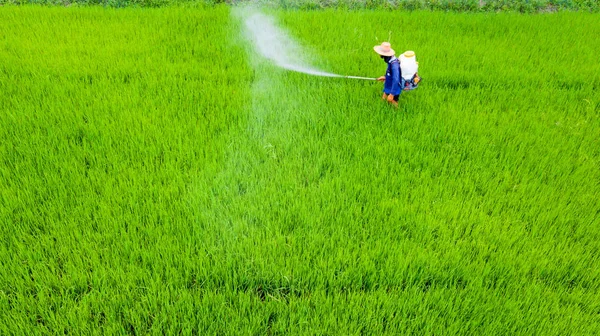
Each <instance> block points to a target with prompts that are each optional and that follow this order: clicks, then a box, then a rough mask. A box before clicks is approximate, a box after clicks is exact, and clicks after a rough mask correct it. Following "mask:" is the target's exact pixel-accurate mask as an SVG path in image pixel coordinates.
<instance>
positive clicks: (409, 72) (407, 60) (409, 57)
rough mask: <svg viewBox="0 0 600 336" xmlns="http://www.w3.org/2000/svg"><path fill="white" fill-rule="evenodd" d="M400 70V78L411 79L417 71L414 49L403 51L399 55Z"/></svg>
mask: <svg viewBox="0 0 600 336" xmlns="http://www.w3.org/2000/svg"><path fill="white" fill-rule="evenodd" d="M399 60H400V70H401V71H402V78H404V79H406V80H411V79H412V78H413V76H414V75H415V74H416V73H417V71H419V63H418V62H417V57H416V56H415V52H414V51H411V50H409V51H405V52H404V53H403V54H402V55H400V57H399Z"/></svg>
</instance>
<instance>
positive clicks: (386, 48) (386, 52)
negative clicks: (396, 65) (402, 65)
mask: <svg viewBox="0 0 600 336" xmlns="http://www.w3.org/2000/svg"><path fill="white" fill-rule="evenodd" d="M373 50H375V52H376V53H378V54H379V55H381V56H394V54H396V52H395V51H394V49H392V46H391V45H390V42H383V43H382V44H381V45H378V46H374V47H373Z"/></svg>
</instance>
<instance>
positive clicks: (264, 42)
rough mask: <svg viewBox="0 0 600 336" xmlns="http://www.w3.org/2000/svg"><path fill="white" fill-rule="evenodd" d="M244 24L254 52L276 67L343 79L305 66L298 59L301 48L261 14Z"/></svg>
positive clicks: (248, 18)
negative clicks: (254, 49)
mask: <svg viewBox="0 0 600 336" xmlns="http://www.w3.org/2000/svg"><path fill="white" fill-rule="evenodd" d="M244 24H245V27H246V32H247V34H248V37H249V38H250V39H251V40H252V42H253V43H254V46H255V48H256V51H257V52H258V53H259V54H260V55H262V56H263V57H265V58H267V59H269V60H271V61H273V63H275V64H276V65H278V66H280V67H282V68H284V69H287V70H291V71H297V72H302V73H306V74H309V75H316V76H324V77H344V76H341V75H336V74H333V73H329V72H324V71H320V70H318V69H315V68H313V67H310V66H308V65H306V64H305V63H304V61H303V60H302V59H301V58H300V57H299V55H302V50H301V48H300V47H299V46H298V45H297V44H296V43H295V42H294V41H293V40H292V39H291V38H290V37H289V36H288V35H287V34H286V33H285V32H283V31H282V30H281V29H279V28H278V27H277V26H276V25H275V23H274V22H273V19H272V18H270V17H268V16H266V15H264V14H261V13H253V14H250V16H248V17H247V18H246V19H245V22H244Z"/></svg>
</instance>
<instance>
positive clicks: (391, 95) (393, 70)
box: [373, 42, 402, 107]
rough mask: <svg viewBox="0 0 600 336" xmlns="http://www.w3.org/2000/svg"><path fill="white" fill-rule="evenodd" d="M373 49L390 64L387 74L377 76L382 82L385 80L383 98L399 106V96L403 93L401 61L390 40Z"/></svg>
mask: <svg viewBox="0 0 600 336" xmlns="http://www.w3.org/2000/svg"><path fill="white" fill-rule="evenodd" d="M373 49H374V50H375V52H376V53H378V54H379V56H380V57H381V58H382V59H383V60H384V61H385V63H387V65H388V66H387V71H386V73H385V76H381V77H379V78H377V80H378V81H380V82H383V81H385V84H384V85H383V96H382V97H381V99H383V100H386V101H387V102H388V103H390V104H392V105H394V107H398V98H400V93H402V89H401V88H400V78H401V76H400V62H399V61H398V59H397V58H396V56H394V55H395V52H394V49H392V46H391V45H390V43H389V42H383V43H382V44H381V45H378V46H374V47H373Z"/></svg>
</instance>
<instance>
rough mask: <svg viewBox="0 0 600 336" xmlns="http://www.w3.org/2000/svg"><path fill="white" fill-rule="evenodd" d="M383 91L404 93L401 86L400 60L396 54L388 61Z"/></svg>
mask: <svg viewBox="0 0 600 336" xmlns="http://www.w3.org/2000/svg"><path fill="white" fill-rule="evenodd" d="M383 92H384V93H385V94H392V95H394V96H396V95H399V94H400V93H402V88H401V87H400V61H398V59H397V58H396V56H392V58H391V59H390V61H389V62H388V67H387V71H386V72H385V84H384V85H383Z"/></svg>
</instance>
